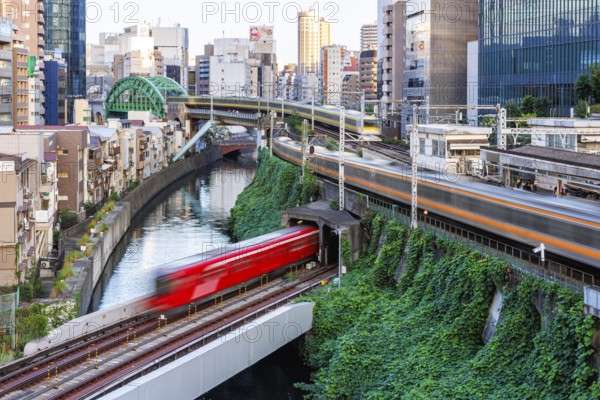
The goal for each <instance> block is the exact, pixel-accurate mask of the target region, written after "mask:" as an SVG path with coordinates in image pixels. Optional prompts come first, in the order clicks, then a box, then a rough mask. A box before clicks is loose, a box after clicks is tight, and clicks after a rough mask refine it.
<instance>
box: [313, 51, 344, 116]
mask: <svg viewBox="0 0 600 400" xmlns="http://www.w3.org/2000/svg"><path fill="white" fill-rule="evenodd" d="M345 56H346V46H341V45H338V44H335V45H331V46H324V47H323V48H322V49H321V68H320V73H319V77H320V78H321V82H322V83H323V103H324V104H331V105H339V104H340V101H341V98H342V97H341V92H342V71H343V62H344V58H345Z"/></svg>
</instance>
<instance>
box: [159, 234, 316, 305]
mask: <svg viewBox="0 0 600 400" xmlns="http://www.w3.org/2000/svg"><path fill="white" fill-rule="evenodd" d="M318 247H319V229H317V228H314V227H310V226H304V225H298V226H294V227H292V228H288V229H284V230H281V231H277V232H274V233H270V234H267V235H263V236H259V237H256V238H254V239H251V240H246V241H243V242H240V243H237V244H231V245H224V246H222V247H220V248H217V249H213V250H210V251H206V252H203V253H200V254H197V255H194V256H191V257H187V258H183V259H181V260H177V261H173V262H170V263H167V264H165V265H163V266H161V267H160V268H159V270H158V276H157V278H156V293H155V294H154V296H152V297H150V298H149V299H148V307H149V308H151V309H155V310H158V311H163V310H168V309H172V308H176V307H179V306H182V305H185V304H189V303H191V302H194V301H196V300H199V299H202V298H204V297H206V296H210V295H212V294H215V293H218V292H222V291H224V290H226V289H228V288H231V287H234V286H237V285H240V284H242V283H245V282H248V281H251V280H253V279H255V278H258V277H260V276H263V275H265V274H268V273H270V272H273V271H276V270H278V269H280V268H283V267H286V266H289V265H297V264H302V263H305V262H308V261H311V260H313V259H315V258H316V255H317V252H318Z"/></svg>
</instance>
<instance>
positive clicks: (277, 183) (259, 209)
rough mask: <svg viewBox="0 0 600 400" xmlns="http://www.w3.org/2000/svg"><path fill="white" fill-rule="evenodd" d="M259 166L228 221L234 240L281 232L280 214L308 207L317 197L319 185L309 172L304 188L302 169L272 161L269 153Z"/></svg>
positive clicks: (274, 158) (273, 159)
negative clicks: (303, 206)
mask: <svg viewBox="0 0 600 400" xmlns="http://www.w3.org/2000/svg"><path fill="white" fill-rule="evenodd" d="M258 162H259V164H258V170H257V172H256V177H255V178H254V181H253V182H252V184H251V185H250V186H249V187H247V188H246V189H245V190H244V192H243V193H242V194H241V195H240V196H239V197H238V200H237V202H236V204H235V207H234V208H233V210H232V211H231V217H230V219H229V221H228V228H229V230H230V233H231V234H232V236H233V238H234V239H235V240H245V239H251V238H253V237H256V236H260V235H263V234H266V233H269V232H273V231H276V230H277V229H280V228H281V217H280V215H279V211H281V210H286V209H289V208H294V207H296V206H298V205H301V204H306V203H308V202H309V201H310V200H311V199H316V195H317V194H318V189H319V184H318V181H317V179H316V177H314V176H313V175H312V174H311V173H309V172H308V171H306V172H305V175H304V184H303V185H301V184H300V174H301V170H300V168H298V167H295V166H294V165H292V164H290V163H288V162H286V161H283V160H280V159H278V158H277V157H269V152H268V151H267V150H263V151H262V152H261V153H260V155H259V161H258Z"/></svg>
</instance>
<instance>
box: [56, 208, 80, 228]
mask: <svg viewBox="0 0 600 400" xmlns="http://www.w3.org/2000/svg"><path fill="white" fill-rule="evenodd" d="M77 222H78V220H77V214H75V213H74V212H73V211H69V210H67V209H66V208H65V209H63V210H61V211H60V227H61V229H69V228H72V227H74V226H75V225H77Z"/></svg>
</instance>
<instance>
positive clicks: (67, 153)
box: [58, 149, 69, 156]
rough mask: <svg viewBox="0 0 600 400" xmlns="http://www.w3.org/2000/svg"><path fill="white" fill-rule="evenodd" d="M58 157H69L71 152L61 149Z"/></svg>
mask: <svg viewBox="0 0 600 400" xmlns="http://www.w3.org/2000/svg"><path fill="white" fill-rule="evenodd" d="M58 155H61V156H68V155H69V150H67V149H60V150H59V151H58Z"/></svg>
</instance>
